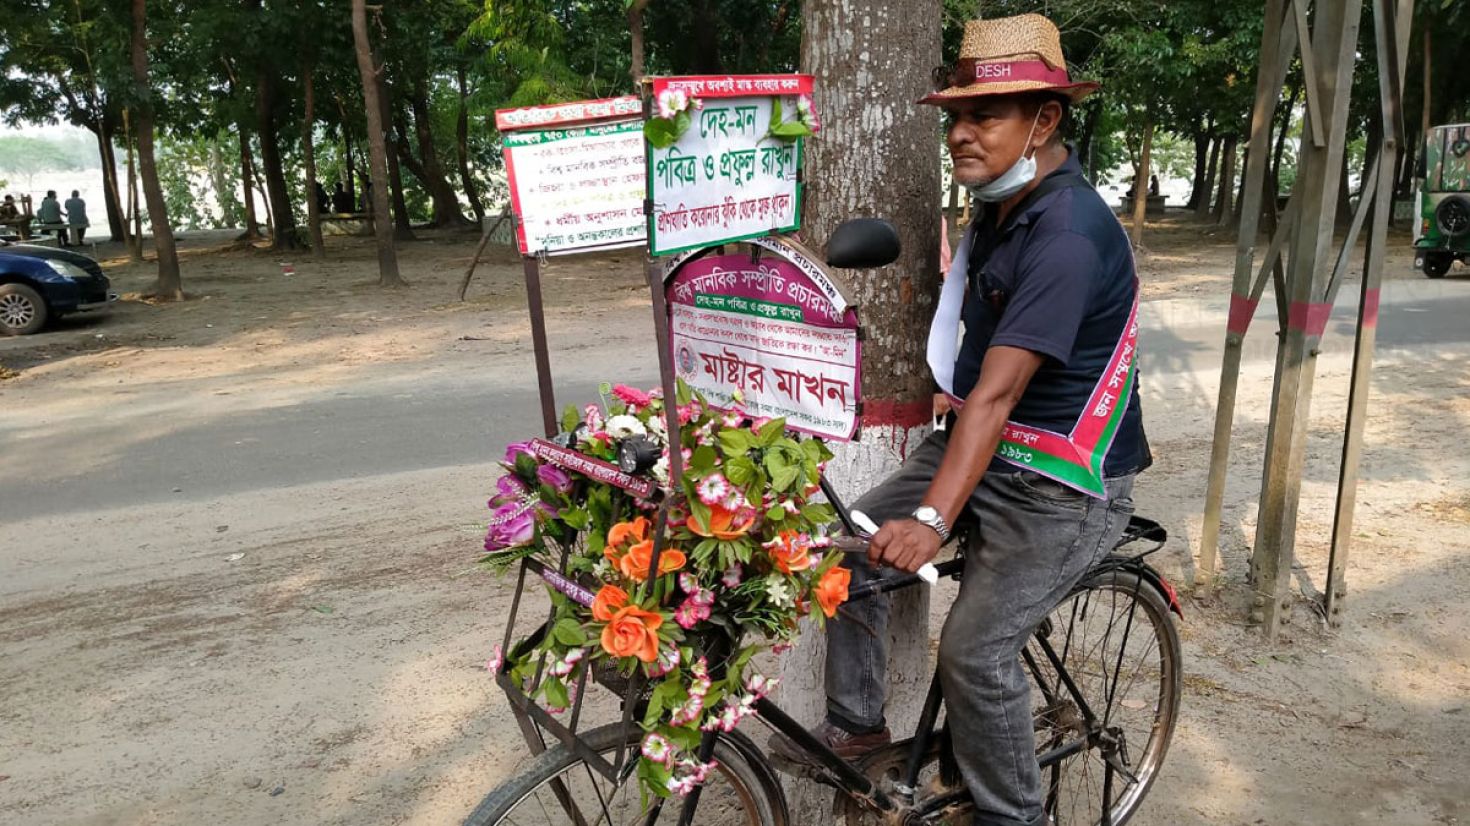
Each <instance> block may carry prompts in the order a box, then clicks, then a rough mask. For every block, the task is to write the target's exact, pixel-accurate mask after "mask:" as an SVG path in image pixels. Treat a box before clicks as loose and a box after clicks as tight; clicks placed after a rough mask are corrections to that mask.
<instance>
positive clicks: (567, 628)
mask: <svg viewBox="0 0 1470 826" xmlns="http://www.w3.org/2000/svg"><path fill="white" fill-rule="evenodd" d="M551 635H552V636H553V637H555V638H556V641H557V642H559V643H561V644H562V645H566V646H571V647H573V648H580V647H582V646H584V645H586V644H587V632H586V631H583V630H582V626H581V625H579V624H577V621H576V620H574V619H572V618H571V617H567V618H565V619H560V620H557V621H556V625H553V626H552V627H551Z"/></svg>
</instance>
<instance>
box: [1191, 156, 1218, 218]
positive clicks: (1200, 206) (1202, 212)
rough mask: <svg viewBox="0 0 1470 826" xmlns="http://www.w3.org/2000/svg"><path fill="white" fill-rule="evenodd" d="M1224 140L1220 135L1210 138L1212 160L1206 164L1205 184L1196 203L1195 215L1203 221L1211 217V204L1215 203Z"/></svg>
mask: <svg viewBox="0 0 1470 826" xmlns="http://www.w3.org/2000/svg"><path fill="white" fill-rule="evenodd" d="M1222 143H1224V140H1223V139H1222V138H1219V137H1212V138H1210V160H1209V161H1208V162H1206V164H1205V185H1204V188H1203V189H1201V190H1200V199H1199V203H1197V204H1195V205H1194V217H1196V218H1198V219H1200V220H1201V221H1203V220H1204V219H1206V218H1208V217H1210V204H1211V203H1213V200H1214V194H1215V178H1216V173H1218V172H1219V170H1220V145H1221V144H1222Z"/></svg>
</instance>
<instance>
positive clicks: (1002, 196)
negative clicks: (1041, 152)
mask: <svg viewBox="0 0 1470 826" xmlns="http://www.w3.org/2000/svg"><path fill="white" fill-rule="evenodd" d="M1040 120H1041V110H1040V109H1038V110H1036V117H1035V118H1032V120H1031V132H1030V133H1029V134H1028V135H1026V146H1027V147H1028V148H1029V147H1030V146H1031V139H1032V138H1033V137H1035V136H1036V124H1037V122H1038V121H1040ZM1034 180H1036V153H1035V151H1032V153H1031V155H1030V156H1029V157H1028V156H1027V155H1026V153H1025V152H1022V153H1021V157H1019V158H1017V159H1016V162H1015V163H1014V164H1012V165H1011V168H1010V169H1007V170H1006V171H1005V172H1003V173H1001V174H1000V175H999V176H998V177H997V178H996V179H995V180H993V181H991V182H990V183H988V184H975V185H973V186H968V187H965V188H966V189H968V190H969V191H970V194H971V195H973V196H975V197H976V198H978V199H980V200H981V201H985V202H986V203H998V202H1000V201H1004V200H1006V199H1007V198H1009V197H1011V196H1012V195H1015V194H1016V193H1017V192H1020V191H1021V190H1023V189H1025V188H1026V185H1027V184H1029V183H1031V182H1032V181H1034Z"/></svg>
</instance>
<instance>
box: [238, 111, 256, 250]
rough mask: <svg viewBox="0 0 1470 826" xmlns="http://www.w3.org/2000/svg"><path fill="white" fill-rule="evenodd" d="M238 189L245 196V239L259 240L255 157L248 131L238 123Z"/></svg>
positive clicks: (242, 123)
mask: <svg viewBox="0 0 1470 826" xmlns="http://www.w3.org/2000/svg"><path fill="white" fill-rule="evenodd" d="M239 128H240V191H241V193H242V194H243V195H244V196H245V240H247V241H256V240H259V239H260V237H261V235H260V220H259V219H258V218H257V217H256V215H255V181H254V180H253V179H254V177H255V159H254V158H252V157H251V156H250V132H249V130H247V129H246V128H245V123H244V122H243V121H242V122H241V123H240V127H239Z"/></svg>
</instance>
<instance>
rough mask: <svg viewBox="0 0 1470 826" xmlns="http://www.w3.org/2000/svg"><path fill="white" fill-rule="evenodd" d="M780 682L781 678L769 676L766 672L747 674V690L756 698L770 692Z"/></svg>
mask: <svg viewBox="0 0 1470 826" xmlns="http://www.w3.org/2000/svg"><path fill="white" fill-rule="evenodd" d="M780 684H781V680H780V679H779V678H772V677H767V676H765V675H764V674H754V673H752V674H747V675H746V676H745V690H746V691H748V692H750V694H751V696H753V697H754V698H755V699H756V700H759V699H761V698H762V697H764V696H766V695H767V694H770V693H771V692H772V691H774V690H775V689H776V686H778V685H780ZM752 702H754V701H752Z"/></svg>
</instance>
